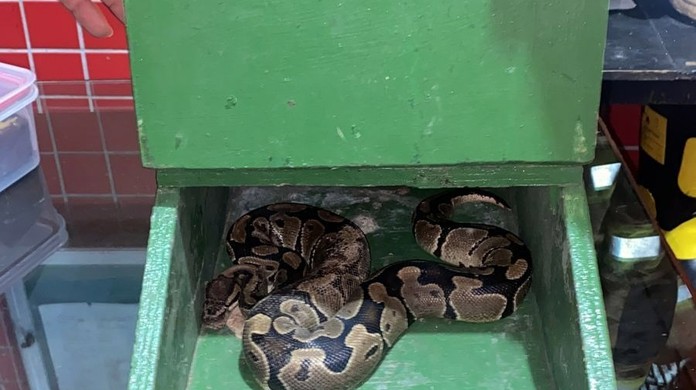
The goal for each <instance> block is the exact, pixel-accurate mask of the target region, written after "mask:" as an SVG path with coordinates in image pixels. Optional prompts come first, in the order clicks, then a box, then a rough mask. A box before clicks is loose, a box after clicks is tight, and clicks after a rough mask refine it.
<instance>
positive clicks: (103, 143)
mask: <svg viewBox="0 0 696 390" xmlns="http://www.w3.org/2000/svg"><path fill="white" fill-rule="evenodd" d="M87 93H89V91H87ZM90 102H91V100H90ZM95 113H96V115H97V124H98V128H99V138H101V146H102V151H103V152H104V161H105V162H106V172H107V173H108V174H109V187H110V188H111V196H112V198H113V200H114V202H117V201H118V197H117V196H116V183H115V181H114V171H113V169H111V157H109V152H108V150H107V148H106V137H105V136H104V125H103V124H102V117H101V111H100V110H96V111H95Z"/></svg>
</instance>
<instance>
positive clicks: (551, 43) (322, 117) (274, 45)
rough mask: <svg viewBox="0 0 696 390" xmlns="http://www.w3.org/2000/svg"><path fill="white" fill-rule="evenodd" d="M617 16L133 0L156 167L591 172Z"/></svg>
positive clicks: (411, 2) (497, 5)
mask: <svg viewBox="0 0 696 390" xmlns="http://www.w3.org/2000/svg"><path fill="white" fill-rule="evenodd" d="M607 7H608V5H607V2H606V1H577V0H557V1H531V2H530V1H523V0H486V1H473V0H465V1H452V0H449V1H441V0H440V1H415V0H402V1H380V2H374V1H368V0H355V1H344V0H296V1H291V2H288V1H279V0H267V1H258V0H238V1H235V2H233V3H230V2H228V1H217V0H199V1H194V2H191V1H165V0H126V11H127V18H128V35H129V42H130V53H131V61H132V63H131V65H132V73H133V83H134V95H135V102H136V109H137V114H138V123H139V131H140V140H141V149H142V156H143V162H144V165H145V166H147V167H153V168H161V169H169V168H187V169H226V168H234V169H248V170H254V169H263V168H279V167H311V168H316V167H330V168H335V167H399V166H447V165H455V164H468V163H476V164H487V163H496V164H497V163H510V162H514V163H523V164H535V163H553V164H563V163H577V162H587V161H589V160H591V158H592V155H593V151H594V142H595V137H594V132H595V120H596V115H597V107H598V103H599V91H600V81H601V70H602V58H603V48H604V39H605V31H606V20H607Z"/></svg>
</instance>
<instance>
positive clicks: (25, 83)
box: [0, 62, 39, 121]
mask: <svg viewBox="0 0 696 390" xmlns="http://www.w3.org/2000/svg"><path fill="white" fill-rule="evenodd" d="M35 83H36V75H35V74H34V73H33V72H32V71H30V70H27V69H24V68H20V67H17V66H14V65H9V64H4V63H2V62H0V121H2V120H4V119H6V118H7V117H9V116H10V115H12V114H14V113H15V112H17V111H19V110H20V109H21V108H22V107H24V106H26V105H27V104H30V103H32V102H33V101H34V100H36V98H37V96H38V95H39V91H38V88H36V85H35Z"/></svg>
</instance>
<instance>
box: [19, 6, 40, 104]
mask: <svg viewBox="0 0 696 390" xmlns="http://www.w3.org/2000/svg"><path fill="white" fill-rule="evenodd" d="M19 13H20V15H21V17H22V28H23V29H24V43H25V45H26V49H22V50H23V51H24V53H26V54H27V58H28V59H29V69H30V70H31V71H32V73H34V74H36V65H35V64H34V54H33V50H32V49H31V37H30V36H29V23H28V22H27V12H26V10H25V9H24V0H19ZM36 111H38V113H39V114H43V105H42V104H41V99H37V100H36Z"/></svg>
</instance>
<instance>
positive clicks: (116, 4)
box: [60, 0, 126, 38]
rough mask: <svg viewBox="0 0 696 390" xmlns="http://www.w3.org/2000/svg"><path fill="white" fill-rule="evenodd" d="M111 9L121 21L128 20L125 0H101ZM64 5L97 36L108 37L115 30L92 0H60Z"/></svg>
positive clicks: (85, 27)
mask: <svg viewBox="0 0 696 390" xmlns="http://www.w3.org/2000/svg"><path fill="white" fill-rule="evenodd" d="M101 1H102V3H104V4H105V5H106V6H107V7H109V10H111V12H112V13H113V14H114V16H116V17H117V18H118V19H119V20H120V21H121V22H124V23H125V21H126V16H125V14H124V12H123V0H101ZM60 2H61V3H63V6H65V8H67V9H68V11H70V12H72V14H73V16H74V17H75V20H77V22H78V23H80V25H81V26H82V28H84V29H85V30H87V32H88V33H90V34H92V35H94V36H95V37H97V38H108V37H110V36H111V35H112V34H113V33H114V30H113V28H111V26H110V25H109V22H107V21H106V17H104V14H102V12H101V11H100V10H99V7H97V5H96V4H95V3H93V2H92V0H60Z"/></svg>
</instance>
